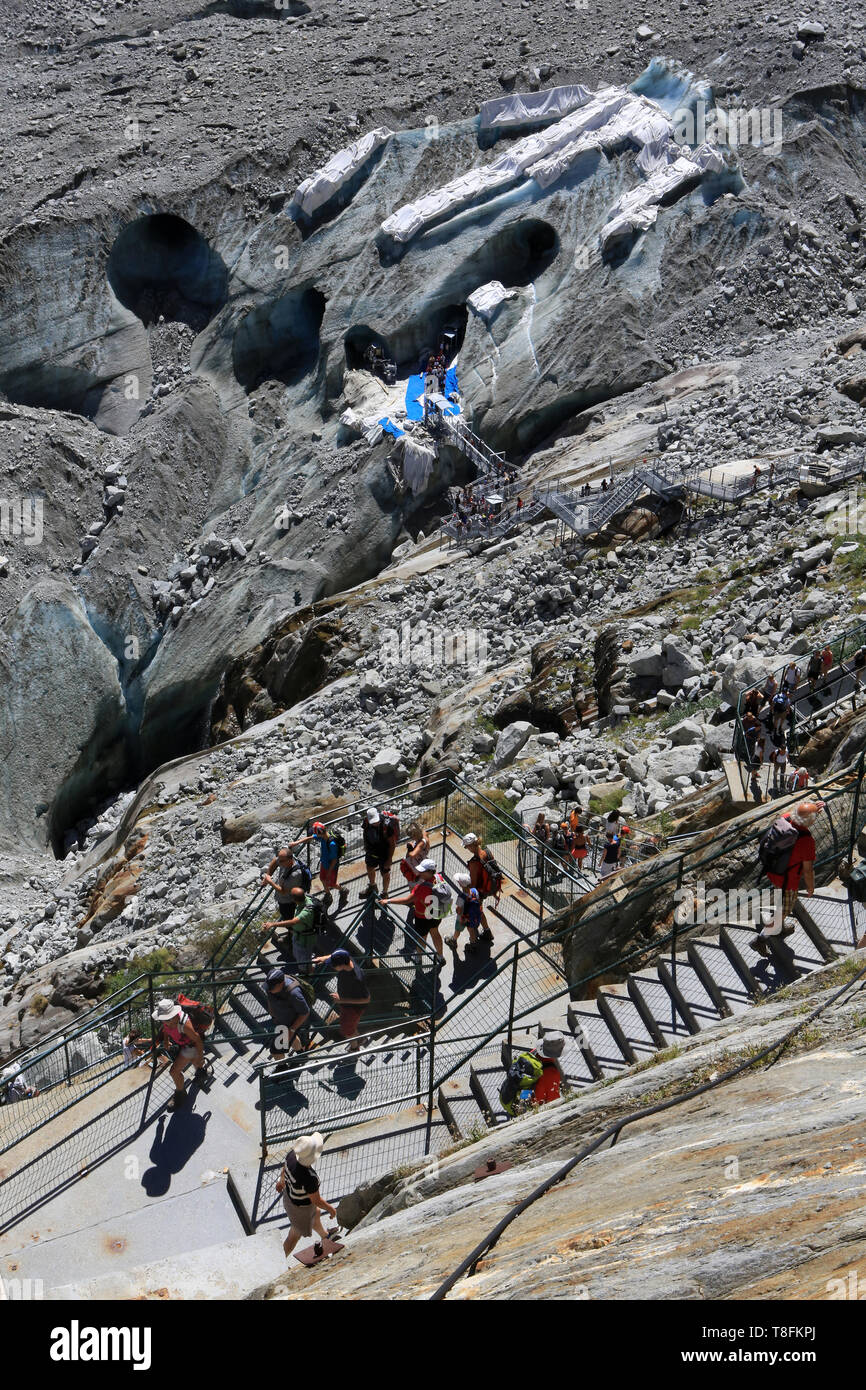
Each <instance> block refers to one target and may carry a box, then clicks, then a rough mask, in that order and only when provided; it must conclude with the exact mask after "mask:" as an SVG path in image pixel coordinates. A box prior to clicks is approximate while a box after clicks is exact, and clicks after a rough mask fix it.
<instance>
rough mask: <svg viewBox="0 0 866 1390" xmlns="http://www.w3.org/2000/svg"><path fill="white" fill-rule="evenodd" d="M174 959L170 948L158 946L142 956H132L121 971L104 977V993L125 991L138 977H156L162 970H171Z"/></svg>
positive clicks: (174, 956) (173, 953)
mask: <svg viewBox="0 0 866 1390" xmlns="http://www.w3.org/2000/svg"><path fill="white" fill-rule="evenodd" d="M176 959H177V955H176V952H175V951H174V950H173V948H172V947H170V946H158V947H157V948H156V950H154V951H148V952H147V953H146V954H145V955H143V956H133V957H132V960H131V961H129V963H128V964H127V965H125V966H124V967H123V969H122V970H115V971H114V972H113V973H112V974H111V975H108V976H107V977H106V979H105V993H106V994H116V993H117V991H118V990H121V989H126V988H127V987H128V986H129V985H131V984H132V982H133V980H135V979H137V978H138V976H139V975H158V974H160V973H161V972H162V971H164V970H171V969H173V967H174V964H175V961H176Z"/></svg>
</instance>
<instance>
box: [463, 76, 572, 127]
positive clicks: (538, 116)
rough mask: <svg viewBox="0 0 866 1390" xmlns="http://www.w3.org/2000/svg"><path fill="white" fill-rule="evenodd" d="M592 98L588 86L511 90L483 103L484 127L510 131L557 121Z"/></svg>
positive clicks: (482, 123) (482, 116)
mask: <svg viewBox="0 0 866 1390" xmlns="http://www.w3.org/2000/svg"><path fill="white" fill-rule="evenodd" d="M591 97H592V92H591V91H590V89H589V87H580V86H577V85H575V86H570V87H548V88H547V90H546V91H544V92H512V93H511V94H510V95H509V96H504V97H494V98H493V99H492V100H491V101H484V102H482V103H481V129H482V130H490V129H492V128H493V127H494V126H495V127H496V128H497V129H498V130H507V129H508V128H509V127H511V126H520V125H528V124H529V123H530V122H531V123H533V124H534V123H535V122H538V121H558V120H560V119H561V117H562V116H567V115H568V113H569V111H573V110H574V109H575V107H577V106H585V105H586V103H587V102H588V101H589V100H590V98H591Z"/></svg>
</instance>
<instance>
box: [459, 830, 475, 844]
mask: <svg viewBox="0 0 866 1390" xmlns="http://www.w3.org/2000/svg"><path fill="white" fill-rule="evenodd" d="M463 843H464V845H466V846H467V847H468V846H469V845H477V844H478V836H477V835H476V834H475V832H474V830H470V832H469V834H468V835H464V836H463Z"/></svg>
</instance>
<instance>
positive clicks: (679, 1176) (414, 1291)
mask: <svg viewBox="0 0 866 1390" xmlns="http://www.w3.org/2000/svg"><path fill="white" fill-rule="evenodd" d="M861 954H862V953H861ZM830 978H832V975H831V976H830ZM814 983H817V981H816V982H814ZM814 983H813V985H812V987H813V988H814ZM837 988H838V984H837ZM830 993H831V990H830V987H829V979H828V981H827V985H825V987H824V988H823V990H822V991H821V992H820V993H819V994H818V995H817V996H812V997H810V998H809V1000H808V1004H807V1007H809V1006H812V1005H813V1004H815V1003H818V1002H821V1001H822V1000H826V999H827V998H829V996H830ZM803 1007H804V1006H803V1001H802V997H801V996H800V995H799V994H798V993H797V991H796V989H795V990H794V992H793V994H792V997H791V998H790V999H789V1000H788V1001H787V1002H785V1003H776V1004H769V1006H768V1007H767V1009H766V1010H765V1009H764V1008H761V1009H760V1010H756V1011H754V1015H753V1016H752V1017H750V1018H746V1019H743V1018H740V1019H738V1020H734V1021H732V1022H731V1023H730V1024H728V1025H727V1026H725V1027H723V1028H721V1029H719V1030H715V1032H714V1035H713V1037H712V1038H711V1039H709V1038H708V1039H705V1040H703V1041H701V1040H700V1039H699V1038H692V1039H690V1040H689V1042H688V1043H687V1044H686V1051H685V1055H682V1056H679V1057H677V1058H675V1059H673V1060H668V1061H665V1060H663V1059H662V1060H660V1062H659V1064H658V1065H656V1066H654V1067H653V1068H652V1069H651V1070H650V1071H649V1073H646V1072H645V1073H643V1074H638V1075H634V1076H628V1075H626V1076H624V1077H623V1078H621V1079H620V1080H618V1081H616V1082H614V1083H613V1084H612V1085H610V1086H608V1087H606V1088H605V1089H604V1091H602V1092H600V1093H598V1094H597V1095H596V1096H593V1095H592V1093H591V1092H590V1093H587V1094H586V1095H585V1096H582V1097H578V1098H576V1099H573V1100H569V1101H566V1102H564V1103H556V1104H554V1105H550V1106H546V1107H542V1109H541V1110H540V1111H539V1112H538V1113H537V1114H536V1115H533V1116H527V1117H525V1118H522V1119H519V1120H516V1121H512V1122H511V1123H509V1124H507V1125H503V1126H497V1128H496V1133H495V1136H494V1135H491V1136H490V1137H489V1138H487V1139H484V1140H481V1141H480V1142H479V1143H477V1144H475V1145H472V1146H471V1147H469V1148H467V1149H463V1150H461V1151H460V1152H458V1153H456V1154H454V1155H452V1156H451V1157H449V1158H446V1159H444V1160H441V1161H440V1162H438V1163H437V1164H435V1165H432V1166H431V1167H430V1168H428V1169H427V1170H425V1169H424V1168H423V1167H420V1168H419V1169H418V1171H417V1172H416V1173H414V1174H412V1175H410V1176H409V1177H408V1178H404V1179H403V1180H402V1182H401V1183H400V1184H399V1185H398V1186H397V1188H396V1189H395V1190H393V1191H392V1192H390V1193H389V1194H388V1195H386V1196H385V1197H384V1199H383V1200H382V1201H381V1202H380V1203H379V1205H378V1206H377V1207H375V1208H374V1209H373V1210H372V1211H371V1212H370V1213H369V1214H368V1215H367V1216H365V1217H364V1220H363V1221H362V1223H361V1225H360V1226H359V1227H357V1228H356V1229H354V1230H353V1231H352V1233H351V1234H350V1236H349V1239H348V1242H347V1245H348V1247H349V1249H350V1250H351V1253H349V1249H347V1252H346V1253H345V1254H344V1255H338V1256H335V1257H334V1258H333V1259H331V1260H330V1261H328V1262H327V1263H325V1264H322V1265H320V1266H318V1267H317V1268H316V1269H314V1270H313V1271H311V1272H310V1273H309V1274H307V1273H306V1272H305V1273H304V1274H302V1275H301V1274H295V1273H294V1272H292V1271H290V1272H288V1273H286V1274H284V1275H281V1276H280V1278H279V1279H278V1280H277V1281H276V1282H275V1283H273V1284H271V1285H269V1286H268V1287H266V1288H263V1289H261V1290H259V1291H257V1293H256V1294H254V1295H253V1297H254V1298H259V1299H261V1298H265V1299H276V1300H284V1299H287V1300H291V1301H295V1300H297V1301H305V1300H314V1299H315V1300H321V1299H340V1298H359V1297H360V1298H375V1299H383V1298H392V1299H398V1300H401V1299H425V1298H429V1297H430V1295H431V1294H432V1293H433V1291H434V1290H435V1289H436V1288H437V1287H438V1285H439V1284H440V1283H441V1282H442V1281H443V1280H444V1279H445V1278H446V1277H447V1276H448V1275H449V1274H450V1273H451V1272H452V1271H453V1270H454V1269H455V1268H456V1267H457V1266H458V1265H459V1264H460V1263H461V1261H462V1260H463V1259H464V1258H465V1257H466V1256H467V1255H468V1254H469V1252H470V1251H471V1250H472V1249H473V1247H474V1246H475V1245H476V1244H477V1243H478V1242H479V1241H481V1240H482V1239H483V1238H484V1236H485V1235H487V1233H488V1232H489V1231H491V1230H492V1228H493V1227H494V1226H495V1225H496V1224H497V1223H498V1221H500V1220H501V1218H502V1217H503V1216H504V1215H505V1214H506V1212H508V1211H509V1210H510V1209H511V1208H512V1207H513V1206H515V1205H516V1204H517V1203H518V1202H520V1201H521V1200H522V1199H523V1198H525V1197H526V1196H527V1195H528V1194H529V1193H530V1192H531V1191H532V1190H533V1189H534V1188H535V1187H537V1186H538V1185H539V1184H540V1183H541V1182H543V1181H544V1180H545V1179H546V1178H547V1177H549V1176H550V1175H551V1174H553V1173H554V1172H555V1171H556V1170H557V1169H558V1168H559V1167H560V1166H561V1165H562V1164H563V1163H564V1162H565V1161H566V1160H567V1159H568V1158H569V1157H571V1156H572V1155H573V1154H574V1153H576V1152H578V1151H579V1150H580V1148H581V1147H582V1146H583V1144H585V1143H586V1142H587V1141H588V1140H589V1139H591V1138H593V1137H594V1136H595V1135H597V1134H598V1133H599V1131H600V1130H601V1129H602V1128H604V1127H605V1126H607V1125H610V1124H612V1123H613V1122H614V1121H615V1120H617V1119H619V1118H621V1117H622V1116H624V1115H625V1114H627V1113H629V1112H631V1111H634V1110H636V1109H638V1108H640V1107H641V1106H643V1105H648V1104H652V1103H653V1102H654V1101H657V1100H658V1099H659V1098H661V1097H665V1098H667V1097H672V1096H674V1095H675V1094H677V1093H679V1092H684V1091H686V1090H687V1089H688V1088H689V1087H690V1086H694V1085H697V1084H699V1083H701V1082H704V1081H706V1079H707V1078H708V1076H710V1075H711V1074H716V1075H718V1074H722V1073H724V1072H725V1071H726V1070H728V1069H730V1068H731V1067H732V1066H733V1064H734V1062H735V1061H736V1060H739V1058H741V1057H744V1055H745V1053H744V1051H743V1049H746V1048H751V1049H752V1050H753V1051H756V1050H757V1049H759V1048H762V1047H765V1046H768V1045H769V1044H770V1043H772V1042H774V1041H776V1040H777V1039H779V1038H780V1037H781V1036H783V1034H784V1032H785V1031H786V1030H787V1029H788V1028H790V1027H791V1026H793V1025H794V1024H795V1023H796V1022H797V1021H798V1019H799V1018H800V1017H801V1015H802V1009H803ZM798 1011H799V1012H798ZM758 1014H760V1016H761V1017H760V1019H758V1018H757V1016H756V1015H758ZM716 1033H717V1034H718V1036H716V1035H715V1034H716ZM816 1033H817V1034H819V1039H818V1041H817V1042H816V1039H815V1034H816ZM805 1045H806V1047H807V1048H808V1049H809V1050H805V1051H801V1052H799V1053H795V1055H792V1054H791V1053H790V1052H788V1053H787V1054H786V1055H785V1062H784V1064H783V1065H777V1066H773V1067H770V1068H767V1069H760V1068H759V1069H757V1070H755V1071H746V1072H744V1073H743V1074H741V1075H740V1076H739V1077H737V1078H736V1079H735V1080H732V1081H730V1082H728V1083H725V1084H724V1085H722V1086H720V1087H718V1088H717V1089H716V1090H714V1091H712V1092H711V1093H710V1094H709V1095H708V1096H707V1095H704V1096H702V1097H699V1098H697V1099H694V1100H686V1101H684V1102H683V1103H682V1104H681V1105H678V1106H675V1107H673V1108H671V1109H668V1110H666V1111H665V1112H663V1113H661V1114H659V1115H656V1116H654V1117H652V1118H650V1119H648V1120H645V1121H643V1122H641V1123H640V1124H638V1125H634V1126H633V1127H628V1128H626V1129H624V1130H623V1131H622V1136H621V1138H620V1139H619V1140H618V1142H617V1144H616V1145H615V1146H614V1147H613V1148H606V1149H603V1150H602V1151H600V1152H598V1153H596V1154H594V1155H592V1156H590V1157H589V1158H587V1159H586V1160H585V1161H584V1162H583V1163H581V1164H579V1165H578V1166H577V1168H575V1169H573V1170H572V1172H571V1173H570V1174H569V1175H568V1177H566V1178H565V1179H564V1180H563V1181H562V1182H560V1183H558V1184H557V1185H555V1186H554V1187H553V1188H552V1189H551V1190H550V1191H549V1192H548V1193H547V1194H546V1195H545V1196H544V1198H543V1199H542V1200H540V1201H537V1202H535V1203H534V1204H533V1205H531V1206H530V1207H528V1209H527V1210H526V1211H525V1212H523V1213H522V1214H521V1215H520V1216H519V1217H518V1218H517V1220H516V1221H514V1222H513V1223H512V1224H511V1226H510V1227H509V1228H508V1229H507V1230H506V1231H505V1232H504V1234H503V1235H502V1236H501V1238H500V1240H499V1241H498V1243H497V1244H496V1246H495V1248H494V1249H493V1250H492V1251H491V1252H490V1253H489V1254H488V1255H486V1256H485V1257H484V1259H483V1261H482V1262H481V1264H480V1265H479V1268H478V1270H477V1272H476V1274H475V1275H474V1276H473V1277H472V1278H464V1279H462V1280H461V1281H460V1282H458V1284H457V1285H456V1286H455V1288H454V1290H453V1291H452V1292H451V1293H450V1294H449V1295H448V1297H449V1299H451V1300H463V1299H465V1300H470V1301H475V1302H477V1301H478V1300H483V1299H502V1300H505V1299H526V1298H530V1299H532V1298H536V1299H545V1298H547V1299H550V1298H553V1299H586V1300H598V1299H641V1298H645V1297H646V1294H647V1278H648V1270H651V1271H652V1288H653V1297H654V1298H655V1299H684V1298H685V1299H774V1298H775V1299H826V1298H828V1297H844V1296H845V1291H846V1288H847V1284H846V1278H847V1272H848V1269H849V1268H853V1267H856V1266H857V1265H858V1264H860V1263H862V1260H863V1258H864V1256H866V1220H864V1217H863V1199H864V1195H866V1178H864V1172H863V1156H864V1143H863V1136H862V1132H861V1125H860V1117H861V1113H862V1106H863V1100H864V1094H866V1085H864V1081H863V1077H862V1074H861V1070H860V1068H859V1066H858V1054H857V1050H856V1049H857V1023H856V1004H855V1002H854V1000H853V999H851V1000H849V1001H848V1003H847V1004H846V1005H845V1007H844V1008H843V1010H842V1013H841V1016H840V1017H838V1018H835V1019H832V1020H831V1019H830V1017H829V1016H828V1015H826V1014H825V1015H823V1016H822V1018H821V1020H820V1023H819V1025H818V1027H816V1028H815V1029H814V1030H813V1034H812V1036H811V1038H809V1039H808V1040H807V1042H806V1044H805ZM796 1046H797V1044H796V1042H795V1043H794V1048H795V1049H796ZM602 1097H603V1099H602ZM488 1156H495V1157H496V1158H497V1159H500V1160H502V1159H507V1160H509V1161H510V1162H512V1163H513V1165H514V1166H513V1167H512V1168H510V1169H509V1170H508V1171H507V1172H505V1173H501V1174H499V1175H497V1176H495V1177H491V1178H487V1179H485V1181H484V1182H480V1183H474V1182H473V1171H474V1169H475V1168H476V1167H477V1166H478V1165H479V1164H483V1163H484V1162H485V1160H486V1158H487V1157H488ZM780 1212H781V1213H784V1220H780ZM672 1231H674V1232H676V1239H675V1240H672V1239H671V1232H672ZM834 1280H835V1283H834V1282H833V1281H834ZM840 1288H841V1292H839V1290H840ZM834 1290H835V1291H836V1292H834Z"/></svg>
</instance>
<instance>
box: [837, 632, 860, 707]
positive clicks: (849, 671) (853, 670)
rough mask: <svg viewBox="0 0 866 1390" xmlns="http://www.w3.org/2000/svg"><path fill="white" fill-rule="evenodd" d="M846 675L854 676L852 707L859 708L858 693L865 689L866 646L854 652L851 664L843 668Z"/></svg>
mask: <svg viewBox="0 0 866 1390" xmlns="http://www.w3.org/2000/svg"><path fill="white" fill-rule="evenodd" d="M841 669H842V670H843V671H844V672H845V674H846V675H849V676H853V677H854V688H853V690H852V691H851V708H852V709H856V708H857V693H858V691H860V690H862V689H863V672H864V671H866V647H858V648H857V650H856V652H855V653H854V656H853V659H852V661H851V665H850V666H847V667H846V666H842V668H841Z"/></svg>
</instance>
